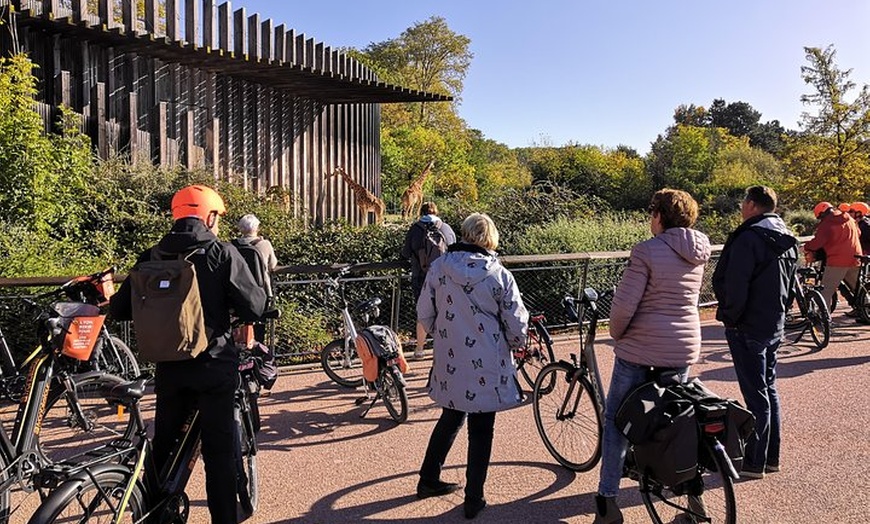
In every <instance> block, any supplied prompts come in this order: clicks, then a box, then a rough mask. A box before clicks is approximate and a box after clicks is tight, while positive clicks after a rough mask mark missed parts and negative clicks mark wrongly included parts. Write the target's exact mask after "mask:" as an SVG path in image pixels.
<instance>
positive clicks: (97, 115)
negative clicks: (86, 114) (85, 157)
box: [91, 82, 109, 160]
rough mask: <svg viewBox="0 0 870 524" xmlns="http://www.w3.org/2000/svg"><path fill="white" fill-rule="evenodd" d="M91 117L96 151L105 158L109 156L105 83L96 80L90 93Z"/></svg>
mask: <svg viewBox="0 0 870 524" xmlns="http://www.w3.org/2000/svg"><path fill="white" fill-rule="evenodd" d="M91 117H92V118H93V119H94V122H95V123H96V126H97V129H96V138H97V153H98V154H99V155H100V158H102V159H103V160H105V159H107V158H109V140H108V136H106V84H105V83H103V82H97V84H96V85H95V86H94V88H93V92H92V93H91Z"/></svg>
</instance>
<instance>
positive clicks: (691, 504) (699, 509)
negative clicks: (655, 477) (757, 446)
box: [641, 444, 737, 524]
mask: <svg viewBox="0 0 870 524" xmlns="http://www.w3.org/2000/svg"><path fill="white" fill-rule="evenodd" d="M704 452H706V453H708V454H709V456H710V457H711V458H712V464H713V465H714V466H715V470H708V469H706V468H702V471H701V473H700V477H699V478H697V479H695V480H692V481H689V482H687V483H686V484H683V485H681V489H680V490H679V491H681V492H682V493H681V494H675V493H674V492H673V491H671V490H670V489H668V488H663V487H662V486H660V485H658V484H656V483H654V482H649V483H648V484H647V485H644V484H645V482H646V481H644V480H643V479H642V480H641V498H643V503H644V505H645V506H646V509H647V512H648V513H649V516H650V518H652V521H653V523H654V524H666V523H671V522H709V523H711V524H736V523H737V504H736V502H735V500H734V481H733V480H731V477H730V476H729V475H728V474H727V473H723V472H724V471H726V468H725V466H724V464H723V462H722V457H720V456H719V455H718V454H716V453H714V452H713V449H712V448H711V447H710V446H709V444H705V445H704ZM699 501H700V502H699Z"/></svg>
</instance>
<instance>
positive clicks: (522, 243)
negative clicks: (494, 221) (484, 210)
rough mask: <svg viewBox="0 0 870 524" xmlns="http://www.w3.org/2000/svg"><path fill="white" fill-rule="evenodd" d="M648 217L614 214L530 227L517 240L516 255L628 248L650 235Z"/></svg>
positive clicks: (561, 220)
mask: <svg viewBox="0 0 870 524" xmlns="http://www.w3.org/2000/svg"><path fill="white" fill-rule="evenodd" d="M651 236H652V234H651V233H650V229H649V218H648V217H646V216H643V215H642V214H641V213H614V214H604V215H596V216H594V217H591V218H584V219H577V220H568V219H559V220H556V221H555V222H551V223H549V224H543V225H534V226H531V227H529V228H528V229H527V230H526V232H525V234H524V235H523V236H522V238H520V239H519V240H518V241H517V253H519V254H544V253H579V252H584V251H617V250H628V249H631V247H632V246H633V245H635V244H636V243H638V242H640V241H642V240H646V239H648V238H650V237H651Z"/></svg>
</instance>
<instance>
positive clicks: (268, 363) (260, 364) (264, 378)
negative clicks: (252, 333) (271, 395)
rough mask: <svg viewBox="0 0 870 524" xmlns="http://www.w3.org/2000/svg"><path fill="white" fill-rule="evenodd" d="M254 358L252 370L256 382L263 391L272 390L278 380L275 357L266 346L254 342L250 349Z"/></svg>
mask: <svg viewBox="0 0 870 524" xmlns="http://www.w3.org/2000/svg"><path fill="white" fill-rule="evenodd" d="M251 354H252V355H253V357H254V369H255V371H256V377H257V382H259V383H260V385H261V386H262V387H263V388H265V389H272V386H274V385H275V381H276V380H278V366H277V365H276V364H275V355H274V354H273V353H272V351H271V350H270V349H269V347H268V346H266V345H265V344H262V343H260V342H254V347H252V348H251Z"/></svg>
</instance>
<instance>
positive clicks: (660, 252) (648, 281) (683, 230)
mask: <svg viewBox="0 0 870 524" xmlns="http://www.w3.org/2000/svg"><path fill="white" fill-rule="evenodd" d="M697 218H698V204H697V202H695V200H694V199H693V198H692V196H691V195H689V194H688V193H686V192H685V191H678V190H674V189H662V190H661V191H658V192H656V194H655V195H653V198H652V202H651V203H650V230H651V231H652V233H653V235H654V236H653V238H651V239H649V240H646V241H644V242H641V243H639V244H637V245H636V246H634V248H633V249H632V250H631V258H630V259H629V262H628V266H627V267H626V268H625V272H624V273H623V275H622V280H621V281H620V283H619V287H617V289H616V294H615V295H614V296H613V305H612V307H611V310H610V336H611V337H613V340H614V341H615V342H616V348H615V350H614V352H615V354H616V360H615V362H614V364H613V376H612V377H611V379H610V390H609V392H608V394H607V405H606V407H605V412H604V438H603V448H602V456H601V476H600V481H599V484H598V496H596V497H595V503H596V515H595V521H594V522H595V524H616V523H621V522H622V521H623V520H622V513H621V512H620V510H619V507H618V506H617V504H616V494H617V492H618V491H619V479H620V477H622V466H623V463H624V462H625V452H626V450H627V449H628V441H627V440H626V439H625V437H624V436H623V435H622V434H621V433H620V432H619V430H617V429H616V425H615V423H614V417H615V416H616V411H617V410H618V409H619V406H620V405H621V404H622V401H623V399H624V398H625V396H626V395H627V394H628V393H629V392H630V391H631V390H632V389H634V388H635V387H636V386H638V385H640V384H642V383H644V382H646V381H647V374H648V372H649V371H650V368H670V369H673V370H674V371H675V372H676V374H677V375H678V376H679V377H680V378H681V379H682V380H684V381H685V380H686V379H687V378H688V374H689V366H690V365H691V364H694V363H695V362H697V361H698V356H699V354H700V351H701V320H700V317H699V316H698V296H699V294H700V291H701V283H702V281H703V276H704V265H705V264H706V263H707V260H709V259H710V240H709V239H708V238H707V235H705V234H704V233H701V232H700V231H696V230H694V229H691V227H692V226H693V225H694V224H695V220H697ZM698 504H701V502H700V498H699V499H698Z"/></svg>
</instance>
